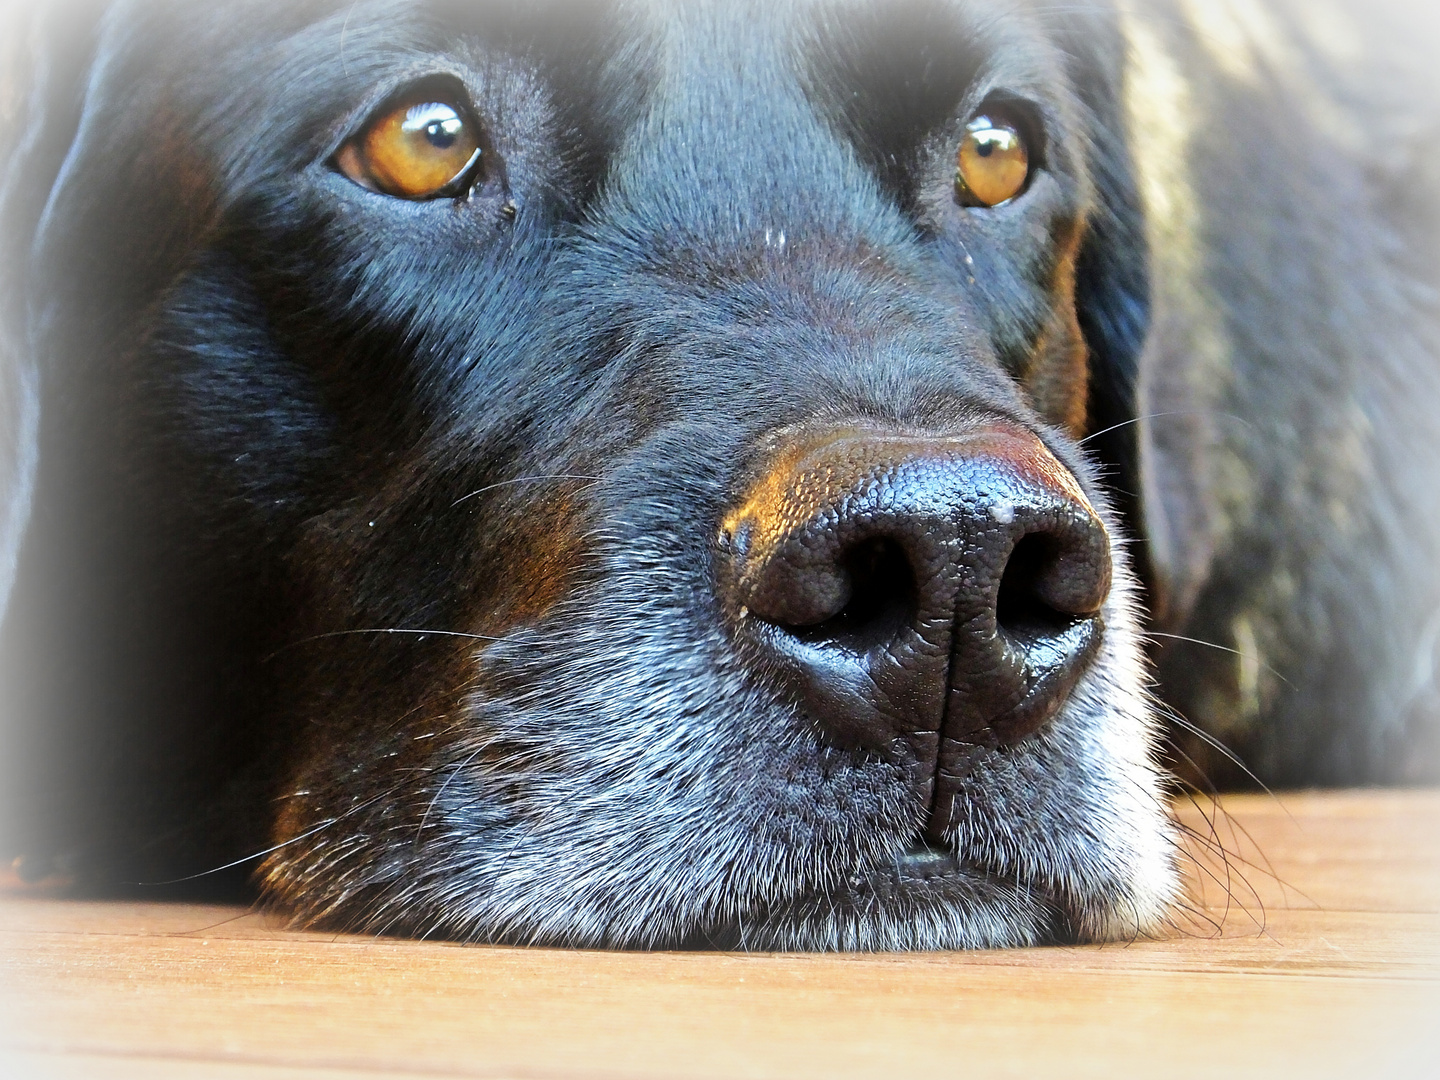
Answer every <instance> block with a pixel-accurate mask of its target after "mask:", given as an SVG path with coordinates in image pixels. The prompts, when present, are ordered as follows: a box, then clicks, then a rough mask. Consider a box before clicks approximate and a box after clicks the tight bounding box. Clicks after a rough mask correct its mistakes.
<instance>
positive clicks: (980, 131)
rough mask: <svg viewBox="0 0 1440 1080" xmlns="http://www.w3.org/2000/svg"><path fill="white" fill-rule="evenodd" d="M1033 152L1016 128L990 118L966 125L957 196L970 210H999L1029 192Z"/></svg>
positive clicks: (957, 168)
mask: <svg viewBox="0 0 1440 1080" xmlns="http://www.w3.org/2000/svg"><path fill="white" fill-rule="evenodd" d="M1029 176H1030V152H1029V151H1028V150H1027V149H1026V148H1025V140H1024V139H1023V138H1022V137H1021V135H1020V133H1019V132H1018V131H1016V130H1015V129H1014V128H1013V127H1010V126H1009V125H1007V124H1003V123H1000V122H998V121H994V120H991V119H990V117H988V116H977V117H976V118H975V119H974V120H971V121H970V123H968V124H966V125H965V136H964V138H962V139H961V140H960V149H959V151H958V152H957V153H956V155H955V194H956V196H957V197H958V198H959V199H960V201H961V202H963V203H965V204H966V205H967V206H998V205H1000V203H1003V202H1006V201H1008V200H1010V199H1013V198H1014V197H1015V196H1016V195H1019V194H1020V192H1021V191H1023V190H1024V189H1025V181H1026V179H1027V178H1029Z"/></svg>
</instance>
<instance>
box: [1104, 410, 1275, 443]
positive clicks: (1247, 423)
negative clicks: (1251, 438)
mask: <svg viewBox="0 0 1440 1080" xmlns="http://www.w3.org/2000/svg"><path fill="white" fill-rule="evenodd" d="M1164 416H1218V417H1223V418H1225V419H1226V420H1235V421H1237V422H1239V423H1241V424H1244V425H1245V426H1246V427H1254V426H1255V425H1253V424H1252V423H1250V421H1248V420H1246V419H1245V418H1244V417H1243V416H1236V415H1235V414H1234V413H1228V412H1216V411H1214V410H1213V409H1171V410H1169V411H1167V412H1155V413H1146V414H1145V415H1144V416H1132V417H1131V418H1130V419H1129V420H1121V421H1120V423H1118V424H1111V425H1110V426H1109V427H1107V428H1101V429H1100V430H1099V431H1092V432H1091V433H1090V434H1089V435H1086V436H1085V437H1084V438H1083V439H1081V440H1080V441H1079V442H1078V443H1077V444H1076V445H1077V446H1084V445H1085V444H1086V443H1087V442H1089V441H1090V440H1091V439H1098V438H1099V437H1100V436H1101V435H1109V434H1110V432H1112V431H1119V430H1120V429H1121V428H1123V427H1129V426H1130V425H1131V424H1138V423H1140V422H1141V421H1142V420H1158V419H1160V418H1161V417H1164Z"/></svg>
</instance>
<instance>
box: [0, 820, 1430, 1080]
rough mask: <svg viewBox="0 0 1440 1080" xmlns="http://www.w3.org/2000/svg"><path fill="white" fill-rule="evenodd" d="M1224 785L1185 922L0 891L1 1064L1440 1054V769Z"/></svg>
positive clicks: (420, 1066)
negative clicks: (572, 915)
mask: <svg viewBox="0 0 1440 1080" xmlns="http://www.w3.org/2000/svg"><path fill="white" fill-rule="evenodd" d="M1225 805H1226V811H1227V812H1226V813H1222V814H1220V815H1212V814H1211V811H1210V808H1209V807H1208V806H1207V807H1206V815H1209V816H1215V817H1216V819H1217V820H1216V824H1215V830H1216V832H1215V835H1218V838H1219V839H1220V841H1221V842H1222V844H1223V846H1224V848H1225V849H1226V851H1227V852H1228V853H1229V857H1228V863H1229V868H1228V871H1227V869H1226V866H1225V863H1224V862H1223V861H1221V860H1220V859H1219V858H1218V857H1217V856H1216V855H1215V854H1214V852H1213V851H1208V852H1207V850H1206V848H1207V845H1206V844H1202V843H1200V842H1199V841H1195V840H1192V841H1191V844H1190V846H1191V850H1192V851H1195V852H1198V853H1199V854H1200V857H1201V861H1202V862H1203V866H1202V867H1200V868H1196V869H1192V874H1193V876H1194V879H1195V886H1194V895H1195V898H1196V904H1195V907H1196V910H1195V911H1194V912H1193V913H1192V914H1190V915H1189V916H1186V917H1184V919H1183V920H1182V922H1183V927H1182V929H1181V930H1178V931H1177V932H1176V933H1175V934H1174V935H1172V936H1171V937H1169V938H1168V939H1167V940H1162V941H1146V942H1137V943H1135V944H1131V945H1111V946H1105V947H1087V948H1055V949H1034V950H1021V951H1011V952H987V953H970V954H958V953H947V954H917V955H903V956H893V955H883V956H854V955H850V956H793V955H792V956H772V955H715V954H701V953H690V954H674V953H652V954H634V953H631V954H621V953H595V952H563V951H553V950H540V949H508V948H492V947H478V946H456V945H443V944H435V943H426V942H409V941H394V940H376V939H371V938H361V937H337V936H335V935H328V934H312V933H290V932H286V931H284V930H282V929H280V928H279V927H278V926H277V925H276V924H275V923H274V922H273V921H267V920H266V919H265V918H263V917H261V916H258V915H252V914H246V913H245V912H242V911H238V910H235V909H228V908H215V907H201V906H166V905H157V904H119V903H112V904H102V903H85V902H70V901H63V900H55V899H47V898H44V897H43V896H34V895H30V896H26V895H21V894H18V893H15V892H13V891H12V892H11V893H9V894H8V895H5V896H3V897H0V994H3V1000H0V1008H3V1014H0V1044H3V1046H4V1049H3V1050H0V1076H17V1077H31V1076H35V1077H77V1078H78V1077H86V1078H89V1077H123V1078H132V1077H133V1078H137V1080H138V1078H156V1080H171V1078H179V1077H217V1078H221V1080H232V1078H233V1080H260V1078H264V1080H280V1078H286V1080H289V1078H297V1080H299V1078H304V1080H321V1078H324V1080H338V1078H342V1077H345V1078H378V1077H382V1076H405V1077H412V1076H413V1077H437V1076H470V1077H536V1078H540V1077H662V1076H663V1077H722V1076H724V1077H730V1076H737V1077H751V1076H755V1077H760V1076H764V1077H771V1076H773V1077H827V1078H830V1077H850V1076H875V1077H895V1076H918V1077H927V1078H929V1077H936V1078H937V1080H938V1078H940V1077H951V1076H972V1075H974V1076H1017V1077H1018V1076H1026V1077H1035V1076H1115V1075H1141V1076H1161V1075H1166V1076H1205V1077H1233V1076H1262V1075H1263V1076H1291V1075H1294V1076H1307V1077H1312V1076H1347V1077H1352V1076H1353V1077H1374V1076H1417V1077H1427V1078H1437V1077H1440V793H1436V792H1418V793H1417V792H1409V793H1354V794H1327V795H1309V794H1306V795H1288V796H1284V797H1282V798H1281V799H1279V800H1278V801H1276V800H1270V799H1265V798H1259V797H1245V798H1234V799H1229V800H1227V802H1226V804H1225ZM1180 813H1181V817H1182V819H1183V820H1184V821H1186V822H1187V823H1188V824H1190V825H1192V826H1194V827H1195V828H1196V829H1197V831H1198V832H1200V833H1201V834H1202V835H1207V836H1208V835H1211V825H1210V824H1209V822H1208V821H1207V820H1206V816H1202V814H1201V813H1200V812H1199V811H1198V810H1197V809H1196V808H1194V807H1187V808H1182V810H1181V812H1180ZM1210 846H1212V847H1213V837H1212V840H1211V842H1210ZM1227 873H1228V876H1229V882H1230V889H1229V899H1228V902H1227V897H1226V890H1225V889H1224V888H1223V887H1222V884H1221V883H1222V882H1223V881H1224V880H1225V879H1226V877H1227ZM1202 886H1203V887H1202ZM1212 924H1220V925H1221V927H1222V929H1221V931H1220V932H1218V933H1217V931H1216V929H1215V926H1214V925H1212Z"/></svg>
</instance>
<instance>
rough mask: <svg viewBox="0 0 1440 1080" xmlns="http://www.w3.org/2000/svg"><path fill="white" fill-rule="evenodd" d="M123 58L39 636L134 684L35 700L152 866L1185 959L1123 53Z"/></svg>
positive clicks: (1053, 48)
mask: <svg viewBox="0 0 1440 1080" xmlns="http://www.w3.org/2000/svg"><path fill="white" fill-rule="evenodd" d="M98 41H99V45H98V51H97V54H96V56H95V58H94V61H93V67H92V68H91V75H90V78H89V83H88V88H87V91H86V95H85V99H84V106H83V110H82V111H81V113H80V117H79V120H78V130H76V131H75V133H74V138H73V140H69V139H68V137H67V140H66V145H67V147H68V149H67V151H66V153H67V156H66V158H65V160H64V163H63V167H62V168H60V169H59V170H58V172H59V179H58V181H56V183H55V186H54V194H53V196H52V197H51V200H50V202H49V204H48V206H47V207H45V209H44V211H43V214H41V215H39V220H38V227H37V232H38V240H37V242H36V251H37V262H36V264H35V269H34V271H33V273H34V277H33V281H32V283H31V289H32V291H31V293H30V295H31V297H32V301H31V307H30V313H29V316H28V319H29V323H30V325H31V326H32V328H33V331H32V332H33V340H34V342H35V348H36V355H38V356H39V357H40V358H41V360H42V362H43V363H48V364H51V365H53V366H54V370H53V371H52V372H51V373H49V376H48V377H50V378H51V379H53V380H54V381H55V382H56V384H57V386H59V387H61V389H60V390H57V391H56V396H57V399H61V400H65V401H66V402H68V404H67V405H66V406H65V407H64V408H60V409H57V410H55V411H54V413H53V416H50V417H47V419H46V424H47V425H48V426H47V428H46V430H45V432H44V433H43V435H42V439H41V444H42V453H41V459H40V460H41V466H40V473H39V481H38V483H39V489H40V490H41V491H44V490H47V489H48V490H52V491H54V492H56V493H58V494H56V495H55V496H54V497H53V498H52V500H51V501H50V503H48V504H45V505H43V506H42V505H41V504H40V503H39V502H37V510H36V514H37V518H36V522H35V525H34V529H33V532H34V534H36V535H40V536H48V538H49V540H48V541H46V545H45V547H46V550H45V551H43V552H41V554H40V555H37V556H36V558H37V560H41V559H42V557H43V556H44V555H46V554H55V556H56V557H55V558H54V559H53V560H52V561H53V562H54V563H56V564H59V565H60V566H62V567H63V570H57V569H55V568H54V567H52V572H51V573H50V574H49V575H48V576H47V574H45V573H43V572H40V571H36V573H35V574H34V575H33V580H34V581H36V582H39V581H42V580H48V581H49V582H50V584H49V585H48V586H47V587H48V588H50V589H52V590H53V589H54V588H56V584H55V582H56V580H57V579H58V580H60V581H61V582H62V583H63V584H65V585H66V586H67V587H68V588H69V590H70V592H71V594H72V596H71V601H70V607H71V613H70V615H68V616H65V617H63V618H56V619H52V620H51V622H52V623H53V625H52V626H51V629H50V630H49V631H48V632H49V634H50V637H49V638H46V637H45V635H44V634H43V633H40V634H38V635H37V636H36V639H35V640H37V641H41V642H48V644H47V645H44V646H37V648H45V649H50V650H51V651H49V652H47V653H46V655H47V656H53V655H54V651H53V649H54V648H55V647H58V646H57V645H56V642H57V641H58V640H59V638H60V636H61V635H62V634H73V633H74V628H75V626H77V625H83V626H84V628H85V629H84V632H83V633H82V634H81V635H80V639H79V640H76V639H74V638H73V637H72V638H66V641H65V647H66V648H67V649H69V650H74V651H71V652H69V653H67V655H72V656H73V655H76V654H77V651H78V654H80V655H84V656H87V657H90V656H94V655H103V656H104V657H106V658H107V663H109V664H110V667H108V668H105V669H104V670H103V674H102V676H101V677H97V678H94V679H82V680H74V679H73V678H71V675H70V673H69V672H68V671H65V672H56V673H53V674H47V673H46V672H45V671H42V670H41V669H43V668H46V667H47V665H45V664H42V663H37V664H36V666H35V673H34V674H33V678H32V681H34V682H35V683H37V684H40V683H45V684H46V685H47V686H49V691H47V694H48V697H49V698H54V699H56V700H61V701H63V702H64V703H65V704H64V706H63V709H64V710H66V715H67V716H78V717H93V716H95V715H97V714H100V713H102V712H105V710H107V709H108V710H110V711H111V712H113V713H115V714H116V715H117V717H119V718H118V719H114V720H109V721H107V727H106V730H107V731H109V732H110V734H108V735H105V736H100V737H99V739H100V743H99V745H100V747H101V751H102V752H101V753H99V754H97V757H98V756H106V755H108V757H109V759H110V760H111V761H112V762H119V763H120V767H119V768H118V770H117V771H119V772H122V773H123V774H124V777H125V779H124V784H123V785H122V786H123V787H124V788H125V790H126V791H127V792H129V794H130V796H132V798H131V799H130V801H131V803H132V804H135V805H139V804H142V803H143V804H144V806H145V807H147V808H148V809H147V811H146V813H148V814H149V815H150V816H149V817H145V815H144V814H142V815H140V817H141V819H142V820H145V821H147V822H151V826H150V827H152V828H153V829H155V830H156V831H158V829H159V826H155V825H154V823H155V822H174V821H177V820H182V819H184V818H185V817H186V816H187V815H188V816H189V818H190V821H189V825H190V840H189V841H187V843H191V844H192V845H193V844H194V843H195V841H196V839H197V837H198V838H199V839H202V840H203V839H205V838H207V837H208V838H209V839H211V840H214V841H215V843H214V844H212V845H211V847H212V848H213V847H219V848H225V847H226V845H229V846H230V850H229V852H228V853H229V854H234V855H236V856H240V855H245V854H248V853H249V852H248V850H247V849H246V847H245V845H247V844H248V845H253V846H254V847H255V848H257V849H258V848H261V847H263V848H267V849H268V854H267V855H266V856H265V858H264V862H263V865H262V867H261V870H260V878H261V880H262V882H263V884H264V886H265V888H266V889H267V890H269V891H270V893H271V894H272V895H273V896H274V897H276V898H277V899H279V900H281V901H283V902H284V903H285V904H286V905H287V906H288V907H289V908H290V909H291V910H293V911H295V912H297V913H298V914H299V916H300V917H301V918H302V919H305V920H308V921H314V922H324V923H328V924H331V925H350V926H361V927H368V928H378V929H387V928H389V929H397V930H404V931H409V932H416V933H440V934H447V935H457V936H463V937H472V938H479V939H503V940H525V941H547V942H569V943H592V944H619V945H655V944H662V943H680V942H705V941H710V942H717V943H730V944H736V945H749V946H784V947H863V948H891V947H900V948H903V947H918V946H931V947H935V946H970V945H996V944H1016V943H1026V942H1034V941H1041V940H1054V939H1075V938H1104V937H1110V936H1115V935H1131V934H1135V933H1137V932H1143V931H1145V930H1147V929H1148V928H1151V927H1153V926H1154V925H1155V924H1156V923H1157V921H1158V920H1160V919H1161V918H1162V917H1163V914H1164V912H1165V910H1166V907H1167V905H1168V903H1169V901H1170V898H1171V896H1172V891H1173V868H1172V865H1171V860H1170V855H1169V836H1168V831H1167V826H1166V824H1165V818H1164V814H1163V810H1162V804H1161V801H1160V799H1159V783H1158V779H1157V775H1156V772H1155V771H1154V768H1153V766H1152V764H1151V762H1150V749H1151V747H1150V737H1151V727H1152V722H1151V719H1150V716H1149V712H1148V708H1147V704H1146V701H1145V675H1144V670H1143V663H1142V658H1141V651H1140V646H1139V643H1138V638H1137V629H1136V615H1135V612H1134V604H1135V596H1134V592H1135V590H1134V586H1133V584H1132V574H1131V571H1130V569H1129V568H1128V566H1127V554H1126V548H1125V543H1124V531H1123V528H1122V526H1121V524H1120V518H1119V516H1118V512H1117V511H1116V510H1115V509H1114V508H1113V506H1112V503H1111V501H1110V499H1109V498H1108V497H1107V495H1106V494H1105V492H1104V491H1103V490H1102V488H1101V487H1100V485H1099V483H1098V480H1099V477H1098V475H1097V468H1096V466H1095V464H1094V463H1093V462H1092V461H1091V460H1090V459H1089V458H1087V456H1086V452H1085V450H1083V449H1082V447H1081V446H1080V443H1081V441H1082V438H1083V436H1084V435H1085V433H1086V432H1087V430H1094V429H1097V428H1098V427H1102V426H1105V424H1104V422H1105V421H1108V420H1109V419H1111V418H1112V416H1113V414H1114V410H1115V409H1116V408H1117V402H1121V403H1123V401H1124V398H1125V393H1126V389H1125V388H1126V386H1127V374H1126V373H1127V372H1129V371H1131V370H1133V363H1134V350H1135V348H1136V347H1137V346H1136V343H1137V342H1138V340H1139V337H1140V335H1141V333H1142V331H1143V326H1142V322H1143V318H1144V305H1145V296H1146V292H1145V281H1144V275H1145V260H1146V256H1145V254H1144V250H1143V243H1142V241H1141V239H1140V237H1139V235H1138V233H1137V232H1136V231H1135V229H1136V225H1135V214H1136V213H1137V211H1136V209H1135V207H1136V195H1135V191H1134V187H1133V181H1132V180H1131V178H1130V170H1129V163H1128V160H1127V157H1126V152H1125V149H1124V147H1125V135H1124V122H1123V118H1122V116H1121V103H1120V91H1119V84H1120V74H1119V73H1120V68H1121V66H1122V65H1121V61H1120V54H1121V51H1122V50H1121V45H1120V36H1119V33H1118V30H1117V28H1116V26H1115V25H1114V24H1113V22H1112V20H1111V19H1110V18H1109V17H1108V16H1106V15H1105V14H1104V13H1103V12H1100V11H1098V10H1097V11H1091V10H1088V9H1087V8H1086V6H1085V5H1080V6H1079V7H1075V6H1071V5H1067V6H1065V7H1064V8H1062V9H1053V10H1052V9H1047V8H1045V7H1044V6H1043V5H1037V6H1035V7H1033V8H1032V7H1031V6H1029V5H1025V4H1015V5H1011V6H1009V7H1006V8H1003V9H1001V8H997V7H996V5H994V4H993V3H967V2H963V0H957V2H953V3H949V2H945V3H942V2H931V0H916V2H913V3H903V4H887V5H878V6H877V5H870V4H861V3H854V2H850V0H844V2H838V0H837V2H833V3H831V2H816V3H804V4H795V5H778V6H777V5H765V4H758V3H757V4H734V3H730V2H725V3H714V4H697V5H666V4H655V5H649V4H629V3H624V4H618V5H615V6H604V5H580V6H575V7H565V8H554V9H551V8H544V9H541V8H537V7H536V6H535V5H527V4H518V5H510V4H484V3H478V4H477V3H467V4H453V3H426V4H410V3H405V4H401V3H395V2H393V0H376V2H368V0H358V2H354V3H351V2H338V0H337V2H335V3H333V4H325V3H319V4H314V3H312V4H307V5H304V6H303V7H296V6H293V5H277V4H264V3H244V4H237V5H235V6H234V7H233V8H232V9H230V10H228V11H227V12H226V13H225V14H224V15H219V14H217V13H216V12H215V11H214V10H213V9H211V8H207V7H204V6H202V5H195V4H192V3H188V2H179V0H176V2H174V3H166V2H146V3H133V4H132V3H124V2H122V3H119V4H118V5H116V6H114V7H112V8H111V10H110V11H109V12H108V13H107V15H106V18H105V20H104V21H103V23H102V24H101V31H100V33H99V35H98ZM56 123H60V124H61V125H62V126H63V117H62V118H61V120H60V121H56ZM47 469H48V470H49V472H48V473H47V471H46V470H47ZM47 530H48V531H47ZM77 537H78V538H80V542H78V543H77V542H76V538H77ZM56 553H58V554H56ZM76 567H81V568H82V569H79V570H77V569H76ZM29 580H31V578H26V579H25V580H24V581H22V584H21V589H20V591H19V593H18V594H17V598H16V603H17V604H20V605H22V606H23V604H24V603H26V602H27V601H26V596H25V592H26V582H27V581H29ZM34 588H35V590H39V589H40V588H41V587H40V586H39V585H36V586H35V587H34ZM37 595H38V592H37ZM50 595H52V596H53V595H57V594H54V593H53V592H52V593H51V594H50ZM49 607H50V609H51V610H61V609H63V608H65V605H64V604H58V603H51V604H50V605H49ZM77 612H83V618H82V617H78V616H77V615H76V613H77ZM57 626H58V627H64V628H65V629H63V630H62V629H56V628H55V627H57ZM87 635H88V637H89V638H90V639H91V640H88V641H87V640H84V638H85V637H86V636H87ZM67 680H68V682H67ZM61 684H65V685H66V686H68V687H69V689H67V690H64V691H57V690H56V687H57V686H60V685H61ZM81 684H83V685H81ZM77 686H79V687H80V688H78V689H77V688H76V687H77ZM96 686H103V691H102V690H98V689H96ZM36 694H37V697H39V696H45V695H41V694H40V691H36ZM101 699H104V700H103V701H102V700H101ZM57 708H58V707H57ZM127 717H128V718H129V719H126V718H127ZM142 731H143V736H142V734H141V732H142ZM117 733H118V734H117ZM157 745H159V746H162V747H164V749H162V750H159V751H157V750H156V749H155V747H156V746H157ZM80 775H84V776H87V777H88V779H86V780H85V782H86V783H90V782H91V781H92V780H93V776H91V775H90V774H86V773H84V772H83V770H82V772H81V774H80ZM161 790H163V791H164V792H165V794H164V796H163V797H159V796H158V795H157V792H159V791H161ZM217 792H218V794H217ZM142 796H143V797H142ZM202 804H203V805H207V806H211V807H219V808H221V809H218V810H213V811H212V815H211V816H210V817H204V816H201V815H199V813H198V811H195V810H194V809H193V808H194V807H197V806H200V805H202ZM197 822H198V824H197ZM237 822H240V823H242V824H241V825H237V824H236V823H237ZM175 835H178V833H177V834H175ZM172 840H173V842H174V846H175V848H176V849H177V850H178V849H180V848H181V847H182V846H183V845H181V844H180V842H179V840H175V839H174V836H167V839H166V840H165V841H163V843H170V842H171V841H172ZM201 846H202V848H203V845H201ZM196 868H199V867H198V866H197V867H196Z"/></svg>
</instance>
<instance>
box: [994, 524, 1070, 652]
mask: <svg viewBox="0 0 1440 1080" xmlns="http://www.w3.org/2000/svg"><path fill="white" fill-rule="evenodd" d="M1061 563H1062V552H1061V544H1060V542H1059V540H1058V539H1057V538H1056V537H1055V536H1053V535H1051V534H1049V533H1043V532H1042V533H1027V534H1026V535H1025V536H1022V537H1021V538H1020V540H1019V541H1018V542H1017V543H1016V544H1015V548H1014V550H1013V551H1011V553H1010V559H1009V561H1008V562H1007V563H1006V564H1005V571H1004V573H1003V574H1002V575H1001V577H1000V590H999V592H998V594H997V595H996V598H995V621H996V623H997V624H998V626H999V628H1000V630H1001V632H1002V633H1004V634H1006V635H1007V636H1009V637H1011V638H1018V639H1020V640H1029V639H1033V638H1035V637H1038V636H1042V635H1046V634H1056V633H1060V632H1062V631H1064V630H1065V629H1066V628H1067V627H1069V626H1070V625H1072V624H1073V623H1074V622H1075V620H1076V619H1077V618H1078V617H1081V616H1080V615H1079V614H1078V613H1076V612H1073V611H1063V610H1060V609H1059V608H1057V607H1056V606H1055V605H1054V604H1053V603H1051V602H1050V601H1051V599H1053V598H1054V595H1055V593H1056V591H1057V590H1056V589H1055V588H1054V585H1055V578H1056V577H1057V576H1059V574H1060V573H1062V570H1061Z"/></svg>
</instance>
